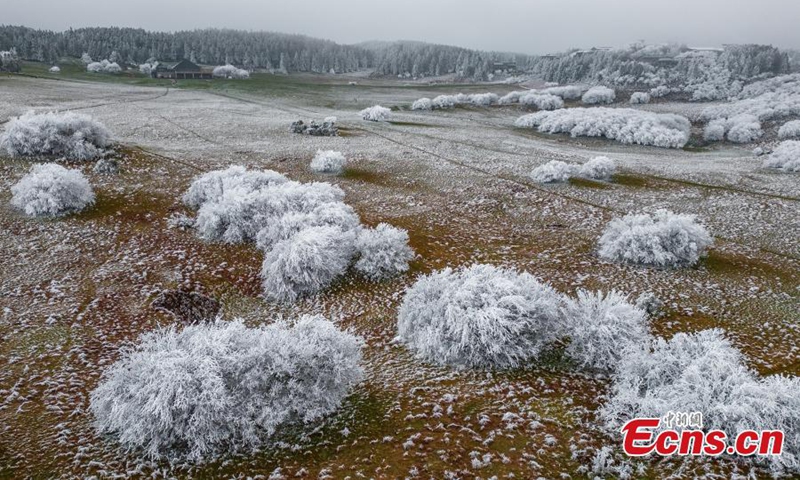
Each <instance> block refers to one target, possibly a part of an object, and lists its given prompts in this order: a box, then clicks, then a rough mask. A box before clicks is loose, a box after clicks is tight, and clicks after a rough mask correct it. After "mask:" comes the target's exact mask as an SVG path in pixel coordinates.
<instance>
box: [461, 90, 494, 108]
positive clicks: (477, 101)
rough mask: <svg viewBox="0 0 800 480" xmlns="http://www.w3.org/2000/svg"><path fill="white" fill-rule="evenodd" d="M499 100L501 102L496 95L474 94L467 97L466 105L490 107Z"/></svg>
mask: <svg viewBox="0 0 800 480" xmlns="http://www.w3.org/2000/svg"><path fill="white" fill-rule="evenodd" d="M498 100H500V97H499V96H498V95H497V94H496V93H473V94H472V95H468V96H467V98H466V103H470V104H472V105H477V106H479V107H488V106H489V105H494V104H496V103H497V102H498Z"/></svg>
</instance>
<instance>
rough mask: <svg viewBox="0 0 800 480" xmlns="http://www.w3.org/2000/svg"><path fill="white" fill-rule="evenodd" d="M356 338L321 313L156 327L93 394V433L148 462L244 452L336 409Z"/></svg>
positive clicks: (354, 373)
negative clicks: (253, 323) (258, 322)
mask: <svg viewBox="0 0 800 480" xmlns="http://www.w3.org/2000/svg"><path fill="white" fill-rule="evenodd" d="M362 345H363V341H362V340H361V339H360V338H358V337H356V336H354V335H352V334H350V333H347V332H343V331H341V330H339V329H338V328H337V327H336V326H335V325H334V324H333V323H331V322H329V321H327V320H325V319H324V318H322V317H319V316H316V317H314V316H304V317H301V318H299V319H298V320H297V321H296V322H294V323H293V324H289V323H287V322H284V321H278V322H275V323H271V324H269V325H265V326H260V327H256V328H248V327H246V326H245V325H244V324H243V323H242V322H241V321H239V320H236V321H233V322H221V321H219V322H216V323H204V324H199V325H191V326H187V327H185V328H183V329H182V330H176V329H175V327H170V328H165V329H160V330H155V331H153V332H149V333H146V334H144V335H142V337H141V338H140V339H139V342H138V344H136V345H135V346H133V347H130V348H125V349H123V350H122V352H121V355H120V358H119V360H117V361H116V362H115V363H114V364H113V365H112V366H111V367H110V368H109V369H108V370H107V371H106V372H104V374H103V377H102V380H101V381H100V384H99V385H98V386H97V388H96V389H95V390H94V391H93V392H92V393H91V405H90V408H91V411H92V413H93V414H94V417H95V424H96V427H97V429H98V430H99V431H100V432H101V433H104V434H112V435H114V436H116V438H117V439H118V441H119V442H120V444H122V446H124V447H125V448H126V449H128V450H131V451H136V452H142V453H144V454H145V455H147V456H148V457H151V458H156V459H158V458H167V459H188V460H207V459H211V458H214V457H215V456H218V455H222V454H226V453H229V452H242V453H250V452H252V451H254V450H256V449H258V448H260V447H262V446H264V445H266V444H268V443H269V442H270V440H271V438H272V437H273V436H274V435H275V433H276V432H278V431H279V430H280V429H282V428H284V427H285V426H287V425H290V424H305V423H311V422H314V421H317V420H319V419H320V418H322V417H324V416H325V415H328V414H330V413H332V412H334V411H335V410H336V409H337V408H338V407H339V406H340V405H341V402H342V400H343V399H344V398H345V397H346V396H347V395H348V394H349V392H350V391H351V389H352V387H353V386H355V385H356V384H357V383H358V382H360V381H361V379H362V378H363V370H362V368H361V366H360V362H361V348H362Z"/></svg>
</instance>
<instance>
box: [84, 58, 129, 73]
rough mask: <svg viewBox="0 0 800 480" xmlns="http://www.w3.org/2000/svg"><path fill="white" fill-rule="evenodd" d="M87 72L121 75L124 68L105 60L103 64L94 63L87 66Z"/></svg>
mask: <svg viewBox="0 0 800 480" xmlns="http://www.w3.org/2000/svg"><path fill="white" fill-rule="evenodd" d="M86 71H87V72H92V73H119V72H121V71H122V67H120V66H119V64H118V63H117V62H109V61H108V60H103V61H102V62H92V63H90V64H88V65H86Z"/></svg>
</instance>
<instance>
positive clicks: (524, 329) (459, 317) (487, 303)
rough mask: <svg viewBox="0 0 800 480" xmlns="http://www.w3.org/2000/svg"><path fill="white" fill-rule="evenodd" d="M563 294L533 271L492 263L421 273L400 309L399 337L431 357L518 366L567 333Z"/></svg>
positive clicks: (457, 362)
mask: <svg viewBox="0 0 800 480" xmlns="http://www.w3.org/2000/svg"><path fill="white" fill-rule="evenodd" d="M561 305H562V299H561V295H560V294H559V293H558V292H556V291H555V290H553V289H552V288H551V287H550V286H549V285H546V284H543V283H541V282H539V281H538V280H536V279H535V278H534V277H533V276H531V275H530V274H528V273H520V272H517V271H514V270H506V269H502V268H497V267H493V266H491V265H473V266H471V267H468V268H463V269H460V270H452V269H450V268H447V269H444V270H441V271H438V272H434V273H432V274H430V275H425V276H422V277H420V278H419V279H418V280H417V281H416V283H414V285H413V286H412V287H411V288H409V289H408V290H407V291H406V294H405V297H404V299H403V303H402V305H401V306H400V310H399V312H398V325H397V331H398V335H397V336H398V339H399V340H400V341H402V342H403V343H404V344H406V345H407V346H409V347H410V348H411V349H412V350H414V352H415V353H416V354H417V355H418V356H419V357H421V358H423V359H425V360H426V361H429V362H432V363H438V364H445V365H454V366H460V367H478V368H490V367H496V368H510V367H516V366H518V365H521V364H523V363H524V362H527V361H528V360H531V359H534V358H536V357H537V356H538V354H539V352H541V351H542V349H544V348H545V347H546V346H547V345H549V344H550V343H551V342H552V341H554V340H555V339H556V338H558V336H559V332H560V328H558V326H559V322H560V309H561Z"/></svg>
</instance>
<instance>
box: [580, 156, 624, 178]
mask: <svg viewBox="0 0 800 480" xmlns="http://www.w3.org/2000/svg"><path fill="white" fill-rule="evenodd" d="M616 170H617V165H616V164H615V163H614V160H611V159H610V158H608V157H603V156H600V157H594V158H592V159H591V160H589V161H588V162H586V163H584V164H583V165H581V167H580V170H578V176H580V177H583V178H591V179H594V180H608V179H610V178H611V176H612V175H614V172H616Z"/></svg>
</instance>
